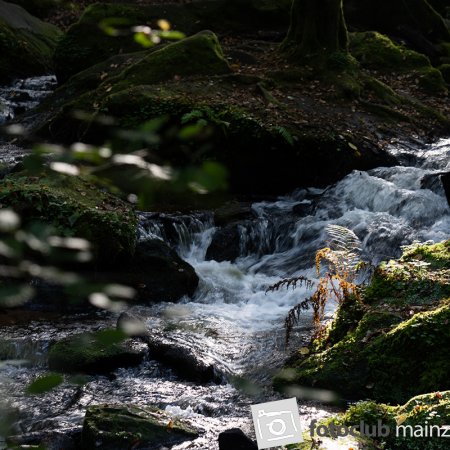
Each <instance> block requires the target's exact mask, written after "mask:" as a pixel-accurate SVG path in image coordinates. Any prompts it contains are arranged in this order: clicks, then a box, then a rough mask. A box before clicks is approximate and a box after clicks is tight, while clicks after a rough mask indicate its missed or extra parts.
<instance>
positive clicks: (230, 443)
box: [219, 428, 258, 450]
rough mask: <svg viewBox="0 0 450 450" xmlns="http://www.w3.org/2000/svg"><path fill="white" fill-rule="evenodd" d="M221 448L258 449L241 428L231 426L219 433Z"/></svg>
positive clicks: (228, 449) (224, 449)
mask: <svg viewBox="0 0 450 450" xmlns="http://www.w3.org/2000/svg"><path fill="white" fill-rule="evenodd" d="M219 450H258V447H257V445H256V443H255V442H254V441H252V440H251V439H250V438H249V437H248V436H246V435H245V434H244V432H243V431H242V430H241V429H240V428H231V429H229V430H226V431H223V432H222V433H220V434H219Z"/></svg>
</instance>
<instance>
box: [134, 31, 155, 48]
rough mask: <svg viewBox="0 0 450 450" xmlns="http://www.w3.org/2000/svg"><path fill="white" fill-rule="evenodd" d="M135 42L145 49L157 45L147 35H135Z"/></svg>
mask: <svg viewBox="0 0 450 450" xmlns="http://www.w3.org/2000/svg"><path fill="white" fill-rule="evenodd" d="M134 40H135V42H137V43H138V44H139V45H142V47H145V48H149V47H153V46H154V45H155V43H154V42H153V41H152V40H151V39H150V38H149V36H148V35H147V34H145V33H135V35H134Z"/></svg>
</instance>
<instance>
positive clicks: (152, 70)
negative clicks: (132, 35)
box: [118, 31, 230, 88]
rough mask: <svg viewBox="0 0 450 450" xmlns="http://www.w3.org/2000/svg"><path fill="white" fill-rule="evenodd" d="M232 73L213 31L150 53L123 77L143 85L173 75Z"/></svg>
mask: <svg viewBox="0 0 450 450" xmlns="http://www.w3.org/2000/svg"><path fill="white" fill-rule="evenodd" d="M229 72H230V68H229V66H228V63H227V62H226V61H225V59H224V56H223V52H222V48H221V47H220V44H219V41H218V39H217V37H216V35H215V34H214V33H213V32H211V31H202V32H200V33H197V34H195V35H194V36H191V37H189V38H186V39H183V40H182V41H180V42H175V43H173V44H170V45H167V46H166V47H163V48H162V49H160V50H156V51H154V52H152V53H150V54H149V55H148V56H147V57H146V58H144V59H142V60H141V61H139V62H138V63H136V64H134V65H133V66H131V67H130V68H128V69H126V70H125V71H124V72H123V73H122V74H121V77H123V78H124V80H125V83H126V85H129V84H133V85H143V84H154V83H157V82H159V81H165V80H170V79H171V78H173V77H174V76H183V77H184V76H190V75H220V74H223V73H229ZM118 88H120V84H119V86H118Z"/></svg>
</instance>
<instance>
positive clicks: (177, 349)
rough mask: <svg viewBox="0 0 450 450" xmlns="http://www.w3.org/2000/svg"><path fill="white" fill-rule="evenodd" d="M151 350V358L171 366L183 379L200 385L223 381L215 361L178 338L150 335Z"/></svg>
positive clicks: (146, 340)
mask: <svg viewBox="0 0 450 450" xmlns="http://www.w3.org/2000/svg"><path fill="white" fill-rule="evenodd" d="M144 340H145V342H146V343H147V345H148V347H149V349H150V355H149V356H150V358H153V359H156V360H157V361H160V362H162V363H163V364H165V365H167V366H169V367H170V368H171V369H173V371H174V372H175V373H176V374H177V375H179V376H180V377H181V378H183V379H185V380H189V381H196V382H200V383H208V382H211V381H213V382H216V383H220V382H222V381H223V376H222V374H221V373H220V372H219V370H218V369H217V368H216V367H215V365H214V361H213V360H212V359H211V358H210V357H208V356H207V355H204V354H202V353H201V349H194V348H192V347H190V346H189V345H188V344H186V343H185V342H183V340H177V339H176V336H164V335H163V334H162V333H154V332H153V333H149V334H148V335H147V336H146V337H145V338H144Z"/></svg>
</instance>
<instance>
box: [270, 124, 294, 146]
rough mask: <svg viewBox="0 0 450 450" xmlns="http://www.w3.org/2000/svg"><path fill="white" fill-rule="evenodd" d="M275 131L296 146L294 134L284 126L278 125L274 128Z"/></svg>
mask: <svg viewBox="0 0 450 450" xmlns="http://www.w3.org/2000/svg"><path fill="white" fill-rule="evenodd" d="M272 130H273V131H275V132H277V133H278V134H279V135H280V136H281V137H282V138H283V139H284V140H285V141H286V142H287V143H288V144H289V145H291V146H294V144H295V142H294V138H293V136H292V134H291V133H290V132H289V131H288V130H287V129H286V128H284V127H281V126H276V127H273V128H272Z"/></svg>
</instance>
